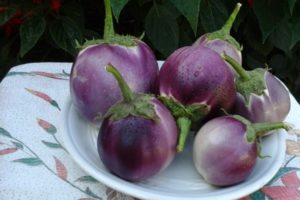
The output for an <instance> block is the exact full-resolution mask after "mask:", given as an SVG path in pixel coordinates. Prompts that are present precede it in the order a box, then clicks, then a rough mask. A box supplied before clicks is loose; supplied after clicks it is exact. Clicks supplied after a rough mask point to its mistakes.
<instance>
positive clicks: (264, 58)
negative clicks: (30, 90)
mask: <svg viewBox="0 0 300 200" xmlns="http://www.w3.org/2000/svg"><path fill="white" fill-rule="evenodd" d="M237 2H241V3H242V4H243V6H242V8H241V11H240V13H239V15H238V16H237V19H236V21H235V23H234V26H233V29H232V31H231V34H232V36H233V37H235V38H236V40H237V41H238V42H240V44H241V45H242V46H243V65H244V67H245V68H246V69H253V68H256V67H266V66H268V67H269V68H270V70H271V72H272V73H273V74H275V75H276V76H277V77H278V78H280V79H281V80H282V81H283V82H284V83H285V84H286V85H287V87H288V88H289V89H290V91H291V92H292V93H293V95H294V96H295V97H296V98H297V100H298V101H300V42H299V41H300V0H285V1H282V0H241V1H234V0H222V1H220V0H111V5H112V9H113V14H114V17H115V18H114V20H115V30H116V32H117V33H119V34H130V35H133V36H136V37H140V36H141V35H143V34H144V37H143V40H144V41H145V42H146V43H147V44H148V45H149V46H150V47H151V48H152V49H153V51H154V53H155V55H156V57H157V59H159V60H163V59H166V57H167V56H168V55H169V54H171V53H172V52H173V51H174V50H175V49H177V48H179V47H182V46H186V45H191V44H192V43H193V42H194V41H195V40H196V39H197V38H198V37H199V36H201V35H202V34H204V33H206V32H212V31H215V30H217V29H219V28H221V27H222V25H223V24H224V23H225V21H226V19H227V18H228V16H229V14H230V13H231V11H232V10H233V8H234V6H235V4H236V3H237ZM103 22H104V5H103V0H84V1H83V0H82V1H80V0H14V1H4V0H0V75H1V76H0V80H1V79H2V78H3V77H4V76H5V74H6V73H7V72H8V70H9V69H10V68H11V67H13V66H16V65H18V64H22V63H29V62H47V61H56V62H72V61H73V60H74V57H75V56H76V54H77V53H78V49H77V48H76V45H75V41H76V40H77V41H78V42H79V43H83V42H84V41H85V40H87V39H92V38H95V39H96V38H102V35H103V26H104V25H103Z"/></svg>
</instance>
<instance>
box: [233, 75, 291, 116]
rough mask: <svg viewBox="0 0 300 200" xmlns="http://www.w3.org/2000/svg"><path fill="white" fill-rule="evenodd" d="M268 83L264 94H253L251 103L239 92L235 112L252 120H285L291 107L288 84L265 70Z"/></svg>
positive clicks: (265, 78)
mask: <svg viewBox="0 0 300 200" xmlns="http://www.w3.org/2000/svg"><path fill="white" fill-rule="evenodd" d="M264 80H265V83H266V89H265V92H264V93H263V94H262V95H257V94H253V93H252V94H251V95H250V99H249V103H247V102H245V98H244V97H243V96H242V95H241V94H239V93H238V94H237V101H236V103H235V108H234V112H235V113H237V114H239V115H242V116H244V117H246V118H247V119H249V120H250V121H252V122H277V121H283V120H284V119H285V118H286V116H287V115H288V113H289V111H290V107H291V103H290V102H291V101H290V95H289V91H288V89H287V88H286V86H285V85H284V84H283V83H282V82H281V81H280V80H279V79H278V78H277V77H275V76H274V75H272V74H271V73H270V72H268V71H266V70H265V71H264Z"/></svg>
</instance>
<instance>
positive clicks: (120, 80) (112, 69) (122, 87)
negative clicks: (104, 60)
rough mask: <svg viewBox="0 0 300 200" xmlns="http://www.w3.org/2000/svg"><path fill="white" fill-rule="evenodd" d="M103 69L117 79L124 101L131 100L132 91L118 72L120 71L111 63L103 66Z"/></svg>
mask: <svg viewBox="0 0 300 200" xmlns="http://www.w3.org/2000/svg"><path fill="white" fill-rule="evenodd" d="M105 69H106V71H107V72H109V73H111V74H112V75H113V76H114V77H115V79H116V80H117V82H118V84H119V87H120V90H121V92H122V95H123V99H124V101H125V102H131V101H132V100H133V93H132V91H131V89H130V88H129V86H128V84H127V83H126V81H125V80H124V78H123V77H122V75H121V74H120V72H119V71H118V70H117V69H116V68H115V67H114V66H112V65H111V64H108V65H107V66H106V67H105Z"/></svg>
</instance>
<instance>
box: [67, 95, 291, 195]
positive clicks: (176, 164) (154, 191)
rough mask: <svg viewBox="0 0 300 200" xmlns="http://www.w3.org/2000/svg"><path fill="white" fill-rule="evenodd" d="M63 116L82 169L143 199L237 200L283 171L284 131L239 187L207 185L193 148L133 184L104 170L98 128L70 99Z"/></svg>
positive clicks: (269, 141)
mask: <svg viewBox="0 0 300 200" xmlns="http://www.w3.org/2000/svg"><path fill="white" fill-rule="evenodd" d="M64 117H65V122H64V123H65V127H64V129H65V130H63V131H62V134H63V140H64V144H65V146H66V148H67V149H68V151H69V153H70V155H71V156H72V157H73V159H74V160H75V161H76V162H77V163H78V164H79V165H80V166H81V168H82V169H84V170H85V171H86V172H87V173H88V174H90V175H91V176H93V177H94V178H96V179H97V180H99V181H100V182H102V183H103V184H105V185H107V186H109V187H111V188H113V189H115V190H118V191H120V192H123V193H126V194H129V195H131V196H134V197H137V198H141V199H152V200H196V199H197V200H207V199H222V200H224V199H237V198H240V197H243V196H246V195H248V194H250V193H252V192H254V191H256V190H258V189H259V188H261V187H262V186H264V185H265V184H266V183H268V181H269V180H271V178H272V177H273V176H274V175H275V174H276V172H277V171H278V169H279V168H280V166H281V164H282V163H283V160H284V156H285V143H284V132H283V131H279V132H278V133H276V134H273V135H269V136H266V137H265V138H264V139H263V154H264V155H269V156H270V157H267V158H265V159H258V160H257V163H256V166H255V168H254V171H253V172H252V174H251V175H250V176H249V177H248V178H247V180H246V181H244V182H242V183H240V184H238V185H234V186H231V187H224V188H217V187H212V186H210V185H208V184H206V183H205V182H204V180H203V179H202V178H201V176H200V175H198V174H197V172H196V170H195V168H194V166H193V162H192V158H191V148H187V149H186V150H185V151H184V152H183V153H181V154H179V155H177V157H176V158H175V160H174V161H173V162H172V164H171V165H170V166H169V167H168V168H167V169H166V170H164V171H163V172H161V173H159V174H157V175H156V176H154V177H152V178H150V179H148V180H146V181H142V182H139V183H132V182H128V181H125V180H122V179H120V178H118V177H117V176H115V175H113V174H111V173H110V172H109V171H108V170H107V169H106V168H105V167H104V165H103V164H102V162H101V160H100V158H99V156H98V153H97V143H96V142H97V135H98V128H97V127H94V126H92V125H91V124H90V123H88V122H87V121H85V120H84V119H83V118H81V117H80V115H79V114H78V113H77V112H76V110H75V109H74V106H73V105H72V103H71V101H70V100H69V101H68V103H67V106H66V110H65V115H64ZM189 146H191V145H189Z"/></svg>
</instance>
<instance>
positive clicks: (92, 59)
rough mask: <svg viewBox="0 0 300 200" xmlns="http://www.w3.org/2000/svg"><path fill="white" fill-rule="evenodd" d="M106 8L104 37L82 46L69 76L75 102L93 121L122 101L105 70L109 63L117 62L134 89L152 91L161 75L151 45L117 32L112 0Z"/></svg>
mask: <svg viewBox="0 0 300 200" xmlns="http://www.w3.org/2000/svg"><path fill="white" fill-rule="evenodd" d="M105 8H106V15H107V16H106V19H105V30H104V39H103V40H93V41H88V42H86V44H84V45H83V49H82V50H81V51H80V52H79V54H78V55H77V57H76V59H75V61H74V63H73V66H72V71H71V77H70V92H71V99H72V102H73V104H74V105H75V107H76V108H77V110H78V111H79V112H80V113H81V114H82V115H83V116H84V117H85V118H87V119H88V120H89V121H92V122H97V121H99V120H101V119H102V118H103V115H104V114H105V113H106V111H107V110H108V109H109V107H111V106H112V105H113V104H114V103H116V102H117V101H119V100H121V92H120V89H119V88H118V85H117V84H116V82H115V80H114V79H113V77H112V76H110V75H109V74H108V73H107V72H106V71H105V66H106V65H108V64H109V63H110V64H112V65H114V66H115V67H116V68H117V69H118V70H119V71H120V72H121V74H122V75H123V77H124V79H125V80H126V81H127V83H128V85H129V87H130V88H131V89H132V90H133V91H135V92H153V91H154V89H155V84H156V81H157V76H158V65H157V61H156V58H155V56H154V54H153V52H152V50H151V49H150V47H149V46H148V45H147V44H146V43H144V42H142V41H141V40H139V39H137V38H134V37H130V36H120V35H117V34H115V33H114V30H113V24H112V16H111V8H110V1H109V0H105Z"/></svg>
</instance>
